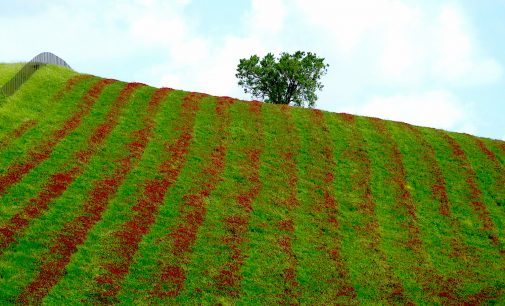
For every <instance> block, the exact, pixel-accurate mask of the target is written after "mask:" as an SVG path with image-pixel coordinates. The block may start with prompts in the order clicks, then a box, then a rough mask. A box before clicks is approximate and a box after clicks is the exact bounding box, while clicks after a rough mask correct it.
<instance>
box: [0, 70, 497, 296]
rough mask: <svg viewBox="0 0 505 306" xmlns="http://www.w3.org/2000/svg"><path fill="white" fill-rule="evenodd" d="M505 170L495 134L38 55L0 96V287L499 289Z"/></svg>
mask: <svg viewBox="0 0 505 306" xmlns="http://www.w3.org/2000/svg"><path fill="white" fill-rule="evenodd" d="M14 67H15V66H13V65H0V80H2V81H7V80H8V79H9V78H10V77H11V76H12V75H14V73H15V72H16V69H15V68H14ZM17 67H19V65H18V66H17ZM504 170H505V143H504V142H502V141H496V140H491V139H485V138H478V137H474V136H470V135H465V134H457V133H451V132H445V131H441V130H435V129H429V128H421V127H416V126H411V125H407V124H404V123H398V122H392V121H383V120H378V119H374V118H367V117H360V116H352V115H347V114H335V113H328V112H321V111H318V110H309V109H301V108H292V107H286V106H279V105H271V104H262V103H259V102H242V101H236V100H234V99H231V98H228V97H213V96H208V95H205V94H200V93H188V92H183V91H178V90H172V89H156V88H152V87H148V86H145V85H143V84H137V83H130V84H127V83H123V82H119V81H115V80H104V79H100V78H98V77H94V76H88V75H80V74H77V73H75V72H72V71H69V70H66V69H63V68H60V67H54V66H46V67H44V68H42V69H41V70H39V71H38V72H37V73H35V74H34V75H33V77H32V78H31V79H30V80H29V81H28V82H27V83H26V84H25V85H23V86H22V87H21V89H20V90H19V91H18V92H17V93H16V94H15V95H14V96H12V97H9V98H5V97H4V98H0V303H1V304H15V303H34V304H37V303H41V302H43V303H46V304H66V305H71V304H79V303H84V304H102V303H124V304H133V303H137V304H147V303H149V304H153V303H154V304H157V303H166V304H175V303H190V304H199V303H203V304H219V303H221V304H258V305H259V304H262V305H268V304H279V303H282V304H297V303H300V304H335V303H340V304H351V305H353V304H364V305H369V304H412V303H414V304H463V303H468V304H493V303H498V304H504V303H505V268H504V267H505V171H504Z"/></svg>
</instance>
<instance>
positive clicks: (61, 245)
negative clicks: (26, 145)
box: [18, 88, 171, 303]
mask: <svg viewBox="0 0 505 306" xmlns="http://www.w3.org/2000/svg"><path fill="white" fill-rule="evenodd" d="M170 91H171V90H170V89H165V88H163V89H160V90H158V91H156V92H155V93H154V94H153V96H152V98H151V100H150V102H149V105H148V107H147V110H146V113H145V115H144V117H143V118H142V127H141V129H139V130H134V131H132V132H131V135H129V138H130V139H131V142H129V143H127V144H126V145H124V151H125V153H128V154H127V155H125V156H123V157H121V158H120V159H119V160H117V161H116V162H117V163H118V164H119V167H118V168H116V169H115V171H114V172H113V173H112V174H110V175H109V176H107V177H105V178H103V179H100V180H97V181H95V182H94V184H93V185H94V187H93V189H92V190H91V192H90V193H89V195H88V200H86V202H85V203H84V204H83V209H82V214H81V215H80V216H78V217H76V218H74V219H73V220H72V221H70V222H68V223H66V224H65V225H64V227H63V229H62V230H61V231H60V232H59V233H58V234H57V238H56V239H55V242H54V244H53V245H51V246H50V247H49V249H50V253H51V254H50V256H48V257H47V258H45V260H44V262H43V263H42V266H41V268H40V272H39V273H38V275H37V276H36V278H35V279H34V280H33V281H32V282H31V283H30V284H29V285H28V286H27V287H26V288H25V289H24V290H23V292H22V293H21V295H20V296H19V297H18V301H19V302H21V303H28V302H29V303H34V302H35V303H40V302H41V301H42V299H43V298H44V297H45V295H47V293H48V292H49V290H50V289H51V288H52V287H53V286H54V285H55V284H56V283H57V282H58V281H59V279H60V278H61V277H62V276H63V274H64V273H65V268H66V265H67V264H68V263H69V261H70V257H71V256H72V254H73V253H74V252H75V251H76V250H77V247H78V246H79V245H81V244H82V243H83V242H84V241H85V240H86V238H87V235H88V232H89V230H90V229H91V228H92V227H93V226H94V225H95V224H96V222H98V221H99V220H100V219H101V217H102V214H103V211H104V210H105V209H106V207H107V204H108V202H109V200H110V199H111V198H112V197H113V196H114V195H115V194H116V192H117V190H118V188H119V186H121V185H122V183H123V181H124V180H125V179H126V176H127V175H128V173H129V172H130V171H131V169H133V168H135V167H136V166H137V164H138V161H139V160H140V158H141V157H142V154H143V153H144V150H145V148H146V146H147V143H148V141H149V140H150V138H151V134H152V130H153V128H154V125H155V123H154V120H153V118H154V116H155V115H156V114H157V112H158V110H159V105H160V103H161V101H163V100H164V99H165V97H166V95H167V94H168V93H169V92H170Z"/></svg>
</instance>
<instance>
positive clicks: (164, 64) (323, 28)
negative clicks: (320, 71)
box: [0, 0, 505, 140]
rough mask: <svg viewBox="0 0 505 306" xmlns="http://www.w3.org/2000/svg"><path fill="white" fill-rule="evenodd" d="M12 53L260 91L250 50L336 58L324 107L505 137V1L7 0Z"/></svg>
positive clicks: (4, 12) (326, 81) (152, 79)
mask: <svg viewBox="0 0 505 306" xmlns="http://www.w3.org/2000/svg"><path fill="white" fill-rule="evenodd" d="M0 37H2V38H1V40H0V41H1V42H0V62H20V61H29V60H30V59H31V58H33V57H34V56H35V55H37V54H38V53H40V52H44V51H48V52H53V53H54V54H56V55H58V56H60V57H61V58H63V59H64V60H65V61H67V63H69V64H70V66H72V68H73V69H75V70H76V71H79V72H83V73H90V74H94V75H98V76H102V77H110V78H116V79H119V80H123V81H138V82H143V83H146V84H149V85H152V86H156V87H162V86H166V87H171V88H176V89H182V90H188V91H198V92H205V93H209V94H213V95H219V96H231V97H236V98H240V99H246V100H250V99H251V97H250V96H249V95H247V94H245V93H244V92H243V89H242V88H240V87H239V86H238V85H237V79H236V77H235V73H236V68H237V65H238V63H239V60H240V59H241V58H248V57H250V56H251V55H253V54H257V55H259V56H264V55H265V54H267V53H268V52H272V53H274V54H276V55H278V54H280V52H290V53H291V52H295V51H297V50H301V51H307V52H313V53H316V54H317V56H319V57H323V58H325V62H326V63H328V64H329V65H330V66H329V68H328V73H327V75H325V76H324V77H323V78H322V79H321V81H322V83H323V85H324V88H323V90H322V91H320V92H318V93H317V94H318V97H319V99H318V101H317V103H316V108H319V109H323V110H327V111H332V112H347V113H351V114H358V115H367V116H372V117H379V118H383V119H391V120H395V121H403V122H407V123H411V124H416V125H421V126H429V127H435V128H441V129H445V130H450V131H456V132H465V133H470V134H474V135H478V136H483V137H488V138H494V139H502V140H505V40H504V39H503V38H504V37H505V0H481V1H474V0H466V1H463V0H462V1H456V0H454V1H441V0H422V1H421V0H419V1H400V0H353V1H341V0H333V1H330V0H116V1H109V0H86V1H77V0H53V1H47V0H17V1H12V0H0Z"/></svg>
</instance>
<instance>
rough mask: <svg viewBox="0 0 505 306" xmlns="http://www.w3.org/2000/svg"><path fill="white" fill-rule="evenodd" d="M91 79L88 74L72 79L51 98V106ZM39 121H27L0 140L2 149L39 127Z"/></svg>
mask: <svg viewBox="0 0 505 306" xmlns="http://www.w3.org/2000/svg"><path fill="white" fill-rule="evenodd" d="M89 78H91V76H90V75H87V74H80V75H78V76H75V77H73V78H71V79H69V80H68V81H67V83H66V84H65V87H63V88H62V89H60V90H59V91H58V92H57V93H56V94H55V95H54V96H53V97H52V98H51V102H52V103H51V104H54V103H56V102H58V101H59V100H60V99H61V98H63V96H64V95H65V94H66V93H68V92H70V91H71V90H72V88H73V87H74V86H75V85H77V84H78V83H79V82H80V81H82V80H85V79H89ZM37 123H38V122H37V120H33V119H30V120H27V121H25V122H23V123H21V124H20V125H19V126H18V127H17V128H16V129H14V131H12V132H11V133H9V134H8V135H6V136H5V137H3V138H2V139H1V140H0V149H2V148H4V147H6V146H8V145H9V144H11V143H12V141H14V140H16V139H17V138H19V137H21V136H23V135H24V134H25V133H26V132H27V131H28V130H30V129H31V128H33V127H34V126H35V125H37Z"/></svg>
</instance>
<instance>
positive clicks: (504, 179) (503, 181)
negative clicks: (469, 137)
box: [474, 137, 505, 204]
mask: <svg viewBox="0 0 505 306" xmlns="http://www.w3.org/2000/svg"><path fill="white" fill-rule="evenodd" d="M474 140H475V142H476V143H477V146H478V147H479V149H480V150H481V151H482V152H483V153H484V154H486V156H487V158H488V160H489V161H490V162H491V163H492V164H493V168H494V169H495V171H496V173H497V174H496V187H497V189H498V190H502V191H503V190H505V171H504V168H503V166H502V165H501V163H500V161H499V160H498V157H497V156H496V154H494V152H493V151H491V150H489V148H488V147H487V146H486V144H485V143H484V141H482V139H480V138H477V137H474ZM502 195H503V193H502ZM494 196H495V197H496V196H498V197H499V196H500V195H494ZM494 200H495V201H496V202H497V204H499V203H500V201H501V202H505V198H503V197H502V198H498V199H497V198H495V199H494Z"/></svg>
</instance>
